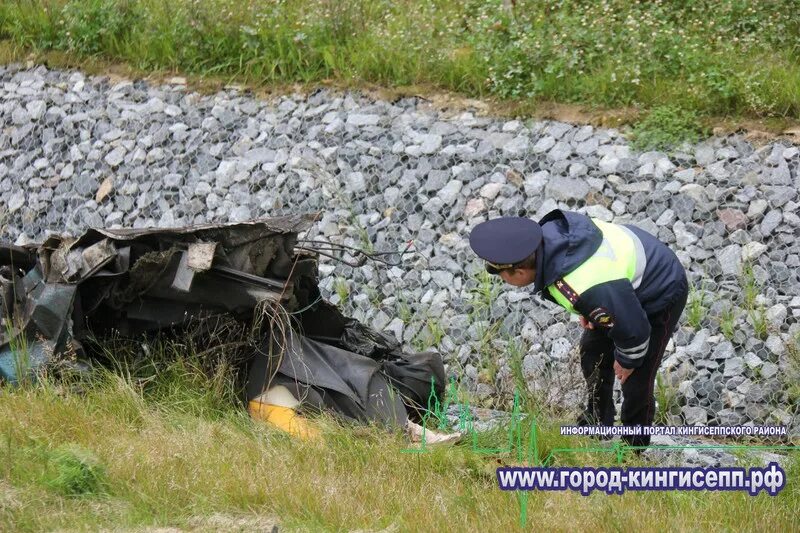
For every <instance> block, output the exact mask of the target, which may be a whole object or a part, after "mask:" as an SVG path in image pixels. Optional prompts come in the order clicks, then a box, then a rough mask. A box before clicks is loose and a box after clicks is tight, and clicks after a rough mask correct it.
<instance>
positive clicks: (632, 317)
mask: <svg viewBox="0 0 800 533" xmlns="http://www.w3.org/2000/svg"><path fill="white" fill-rule="evenodd" d="M469 242H470V246H471V247H472V250H473V251H474V252H475V253H476V254H477V255H478V257H480V258H481V259H483V260H484V261H485V262H486V270H487V271H488V272H490V273H492V274H497V275H499V276H500V277H501V278H502V279H503V280H504V281H505V282H507V283H509V284H511V285H514V286H517V287H522V286H525V285H530V284H531V283H532V284H533V286H534V290H535V291H536V292H540V293H542V295H543V296H544V298H545V299H548V300H550V301H552V302H555V303H557V304H559V305H561V306H562V307H564V308H565V309H566V310H567V311H569V312H570V313H574V314H578V315H580V320H581V324H582V325H583V327H584V328H585V330H584V333H583V336H582V337H581V341H580V353H581V369H582V371H583V375H584V377H585V378H586V383H587V386H588V401H587V404H586V409H585V411H584V413H583V414H582V415H581V417H580V418H579V420H578V423H579V424H584V425H585V424H590V425H613V423H614V416H615V414H616V413H615V409H614V401H613V397H612V393H613V388H614V375H615V374H616V376H617V377H618V378H619V380H620V383H621V385H622V393H623V401H622V412H621V413H620V419H621V421H622V423H623V425H627V426H635V425H651V424H652V422H653V417H654V415H655V399H654V397H653V386H654V382H655V378H656V371H657V370H658V367H659V365H660V364H661V358H662V356H663V355H664V349H665V348H666V346H667V342H668V341H669V339H670V336H671V335H672V332H673V331H674V330H675V328H676V325H677V322H678V319H679V318H680V316H681V313H682V312H683V308H684V306H685V305H686V298H687V295H688V282H687V280H686V272H685V271H684V269H683V266H682V265H681V264H680V262H679V260H678V258H677V257H676V256H675V254H674V253H673V252H672V250H670V249H669V248H668V247H667V246H666V245H665V244H663V243H662V242H661V241H659V240H658V239H657V238H655V237H654V236H652V235H650V234H649V233H647V232H646V231H643V230H641V229H639V228H637V227H635V226H631V225H620V224H611V223H608V222H603V221H601V220H598V219H593V218H589V217H587V216H586V215H582V214H580V213H575V212H571V211H562V210H555V211H551V212H550V213H548V214H547V215H546V216H545V217H544V218H542V219H541V220H540V221H539V223H538V224H537V223H536V222H534V221H533V220H530V219H527V218H521V217H503V218H496V219H492V220H488V221H486V222H482V223H480V224H478V225H477V226H476V227H475V228H474V229H473V230H472V233H471V234H470V237H469ZM623 438H624V439H625V440H626V441H627V442H628V443H629V444H631V445H633V446H647V445H648V444H649V443H650V437H649V436H646V435H642V436H626V437H623Z"/></svg>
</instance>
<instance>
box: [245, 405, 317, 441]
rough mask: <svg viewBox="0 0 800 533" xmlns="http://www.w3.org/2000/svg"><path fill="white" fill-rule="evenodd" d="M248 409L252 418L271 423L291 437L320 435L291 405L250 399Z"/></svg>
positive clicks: (310, 438)
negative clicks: (284, 405) (286, 405)
mask: <svg viewBox="0 0 800 533" xmlns="http://www.w3.org/2000/svg"><path fill="white" fill-rule="evenodd" d="M248 411H249V412H250V416H252V417H253V418H255V419H258V420H262V421H264V422H266V423H268V424H271V425H273V426H275V427H276V428H278V429H280V430H282V431H285V432H286V433H288V434H289V435H291V436H293V437H298V438H301V439H303V440H317V439H318V438H319V437H320V433H319V429H317V428H316V427H314V425H313V424H312V423H311V422H310V421H309V420H308V419H307V418H305V417H303V416H301V415H299V414H298V413H297V411H295V410H294V409H292V408H291V407H282V406H280V405H272V404H268V403H263V402H260V401H258V400H251V401H250V403H249V405H248Z"/></svg>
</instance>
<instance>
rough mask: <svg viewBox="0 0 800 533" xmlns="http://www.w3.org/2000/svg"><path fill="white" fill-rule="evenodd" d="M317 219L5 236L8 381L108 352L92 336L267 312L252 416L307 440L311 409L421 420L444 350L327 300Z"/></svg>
mask: <svg viewBox="0 0 800 533" xmlns="http://www.w3.org/2000/svg"><path fill="white" fill-rule="evenodd" d="M314 220H315V217H314V216H313V215H298V216H289V217H278V218H267V219H261V220H257V221H253V222H248V223H235V224H223V225H203V226H195V227H187V228H179V229H142V230H130V229H125V230H121V229H115V230H107V229H91V230H89V231H87V232H86V233H84V234H83V235H82V236H80V237H78V238H69V237H61V236H52V237H50V238H48V239H46V240H45V241H44V242H43V243H42V244H39V245H29V246H15V245H11V244H0V285H2V294H0V300H1V302H0V303H1V304H2V307H1V308H0V313H2V315H1V316H2V318H3V320H2V322H3V324H4V326H5V327H4V328H3V331H2V332H0V381H7V382H15V381H17V380H19V379H20V378H21V377H22V376H21V375H20V373H21V372H24V373H26V374H27V373H30V375H35V373H36V372H37V369H42V368H46V367H47V365H48V364H50V363H51V362H52V361H53V360H54V359H55V358H57V356H58V355H59V354H62V353H65V352H70V353H72V354H76V355H77V358H78V360H83V361H87V362H99V360H100V358H99V357H98V356H97V353H96V352H95V351H93V350H91V349H90V348H89V346H91V344H92V343H91V342H88V341H89V340H90V339H103V338H104V336H108V335H122V336H126V337H128V338H137V337H141V336H142V335H153V334H156V333H158V334H164V333H165V332H167V334H169V335H173V334H174V335H176V336H178V335H180V334H181V331H182V330H183V329H184V328H186V327H188V325H189V324H191V323H196V322H197V321H203V320H210V319H211V318H212V317H219V316H226V317H229V318H233V319H234V320H235V321H237V322H238V323H240V324H253V323H254V322H258V321H259V319H263V318H265V317H266V320H261V322H262V323H263V325H262V326H261V327H260V328H259V329H258V332H259V338H258V342H257V343H256V345H253V346H251V349H250V350H249V351H250V353H249V354H247V356H246V357H245V358H244V359H243V360H242V361H241V362H240V364H241V365H242V366H241V368H240V370H242V371H243V373H244V375H245V386H244V398H243V400H244V401H246V402H247V405H248V409H249V411H250V414H251V415H252V416H254V417H256V418H260V419H263V420H267V421H270V422H273V423H275V424H276V425H278V426H279V427H282V428H283V429H285V430H287V431H289V432H290V433H293V434H296V435H299V436H301V437H314V436H316V435H317V433H316V430H315V429H314V428H313V427H311V426H309V425H308V422H307V420H306V419H304V418H302V417H300V416H296V413H297V412H303V411H304V410H306V409H310V410H327V411H331V412H333V413H336V414H337V415H340V416H341V417H343V418H345V419H350V420H355V421H361V422H378V423H381V424H385V425H389V426H401V427H402V426H407V425H408V424H409V423H410V425H413V423H411V421H412V420H418V419H419V418H420V416H421V413H422V411H424V409H425V407H426V406H427V403H428V401H429V397H430V395H431V389H432V388H433V391H434V393H435V395H436V396H437V397H439V399H441V397H442V396H443V395H444V388H445V375H444V367H443V364H442V360H441V357H440V356H439V355H438V354H436V353H420V354H410V353H405V352H403V351H402V350H401V348H400V344H399V343H398V342H397V341H396V340H395V339H394V338H392V337H389V336H387V335H385V334H382V333H379V332H377V331H375V330H373V329H371V328H369V327H368V326H366V325H364V324H362V323H360V322H358V321H356V320H355V319H352V318H348V317H345V316H344V315H343V314H342V313H341V312H340V311H339V310H338V309H337V308H336V307H335V306H334V305H332V304H330V303H329V302H327V301H325V300H324V299H323V298H322V296H321V294H320V291H319V287H318V276H319V273H318V260H319V255H320V254H321V255H329V254H327V253H326V252H322V251H317V250H313V249H310V248H307V247H305V246H302V244H303V243H298V234H299V233H301V232H303V231H305V230H307V229H308V228H309V227H310V226H311V225H312V224H313V222H314ZM321 249H324V247H322V248H321ZM212 342H217V343H224V339H212ZM20 346H24V347H25V351H26V352H27V353H26V358H27V361H26V365H25V368H20V360H19V357H18V353H19V352H20V349H19V347H20ZM417 427H418V426H417Z"/></svg>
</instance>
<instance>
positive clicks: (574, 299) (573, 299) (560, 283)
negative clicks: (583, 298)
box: [554, 279, 579, 305]
mask: <svg viewBox="0 0 800 533" xmlns="http://www.w3.org/2000/svg"><path fill="white" fill-rule="evenodd" d="M554 285H555V287H556V289H557V290H558V292H560V293H561V294H562V295H563V296H564V298H566V299H567V300H568V301H569V303H571V304H572V305H575V304H576V303H578V300H579V296H578V293H577V292H575V290H574V289H573V288H572V287H570V286H569V283H567V282H566V281H564V280H563V279H558V280H556V282H555V283H554Z"/></svg>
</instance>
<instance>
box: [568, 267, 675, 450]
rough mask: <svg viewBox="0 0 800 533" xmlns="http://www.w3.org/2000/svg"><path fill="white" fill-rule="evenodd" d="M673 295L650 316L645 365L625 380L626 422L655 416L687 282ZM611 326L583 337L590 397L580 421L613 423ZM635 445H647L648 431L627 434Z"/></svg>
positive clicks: (633, 423) (641, 422) (643, 422)
mask: <svg viewBox="0 0 800 533" xmlns="http://www.w3.org/2000/svg"><path fill="white" fill-rule="evenodd" d="M674 291H675V292H674V296H673V297H672V298H671V299H670V303H669V304H668V305H667V307H666V308H665V309H664V310H663V311H661V312H660V313H657V314H655V315H653V316H649V317H648V318H649V320H650V328H651V330H650V347H649V349H648V351H647V354H646V355H645V356H644V360H643V361H642V366H640V367H638V368H636V369H634V371H633V373H632V374H631V375H630V376H628V379H626V380H625V383H623V384H622V412H621V413H620V420H621V421H622V424H623V425H625V426H636V425H642V426H649V425H652V423H653V418H654V417H655V398H654V396H653V388H654V386H655V380H656V371H657V370H658V367H659V365H660V364H661V358H662V357H663V356H664V350H665V349H666V347H667V343H668V342H669V339H670V337H671V336H672V333H673V332H674V331H675V326H676V325H677V323H678V319H679V318H680V316H681V313H682V312H683V308H684V307H685V306H686V298H687V295H688V284H686V283H679V284H677V285H676V286H675V287H674ZM607 331H608V330H605V329H602V328H598V327H596V326H595V329H587V330H585V331H584V333H583V337H581V343H580V352H581V370H583V377H584V378H586V385H587V387H588V401H587V404H586V410H585V411H584V414H583V415H582V416H581V418H580V419H579V422H578V423H579V424H588V425H606V426H611V425H613V424H614V416H615V414H616V411H615V409H614V398H613V391H614V378H615V376H614V366H613V365H614V343H613V341H612V340H611V339H610V338H609V337H608V333H607ZM623 440H625V441H626V442H627V443H628V444H630V445H632V446H647V445H649V444H650V436H649V435H641V436H624V437H623Z"/></svg>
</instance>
